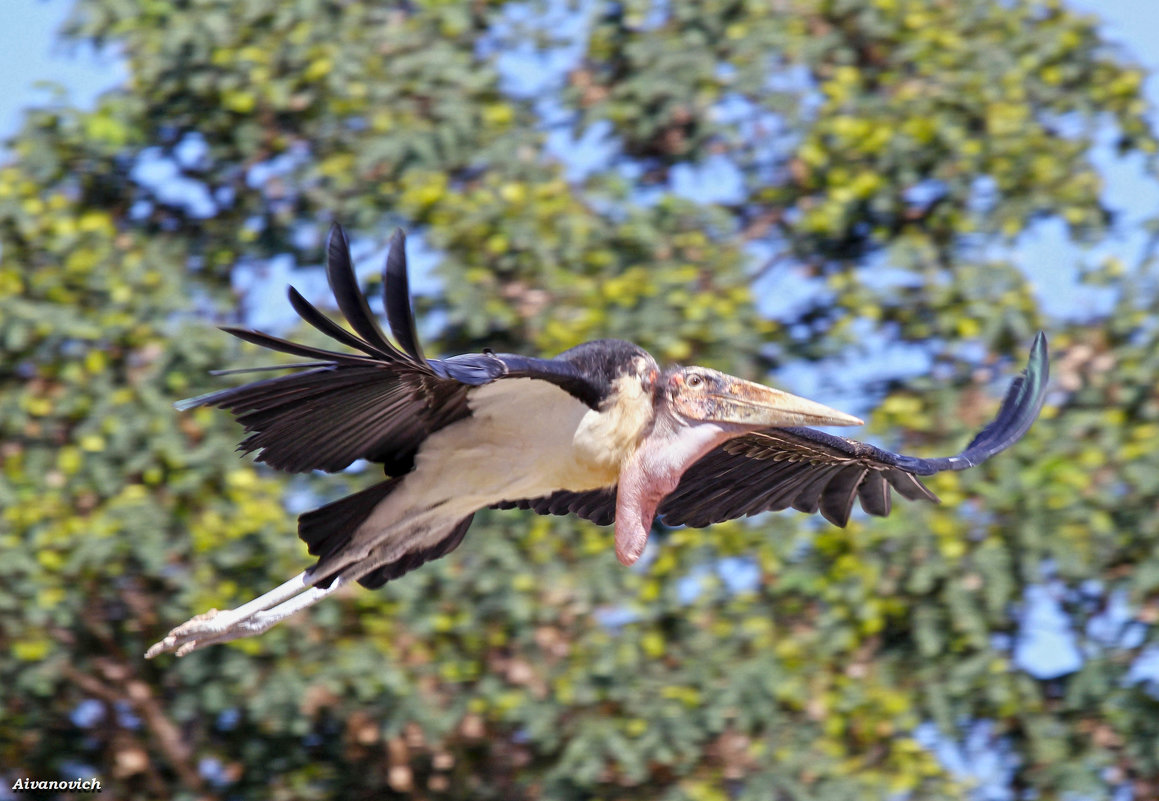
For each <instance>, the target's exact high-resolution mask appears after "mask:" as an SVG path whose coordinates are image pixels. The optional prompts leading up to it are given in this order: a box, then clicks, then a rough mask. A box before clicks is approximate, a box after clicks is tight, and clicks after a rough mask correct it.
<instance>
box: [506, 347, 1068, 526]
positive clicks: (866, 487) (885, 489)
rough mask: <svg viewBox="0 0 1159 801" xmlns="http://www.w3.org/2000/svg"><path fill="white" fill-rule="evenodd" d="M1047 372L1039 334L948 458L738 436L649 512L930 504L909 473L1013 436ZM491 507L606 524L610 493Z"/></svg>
mask: <svg viewBox="0 0 1159 801" xmlns="http://www.w3.org/2000/svg"><path fill="white" fill-rule="evenodd" d="M1048 375H1049V365H1048V362H1047V349H1046V338H1045V336H1043V334H1041V333H1039V334H1038V336H1037V337H1035V339H1034V344H1033V346H1032V347H1031V351H1030V361H1029V363H1028V365H1027V368H1026V370H1025V372H1024V373H1023V374H1022V375H1021V376H1019V377H1018V378H1016V379H1015V380H1014V381H1013V383H1012V384H1011V385H1010V389H1009V390H1008V391H1007V393H1006V397H1005V399H1004V400H1003V401H1002V406H1001V408H1000V409H999V411H998V415H997V417H996V418H995V419H994V420H993V422H991V423H990V424H989V425H987V426H986V427H985V428H984V429H982V431H981V432H980V433H979V434H978V435H977V436H976V437H974V439H973V440H972V441H971V442H970V444H969V445H967V446H966V449H965V450H964V451H962V452H961V453H960V454H958V455H957V456H950V457H947V458H940V459H923V458H919V457H915V456H904V455H902V454H897V453H891V452H890V451H887V450H883V449H882V448H878V447H875V446H873V445H866V444H865V443H862V442H856V441H854V440H851V439H845V438H844V437H837V436H833V435H832V434H826V433H824V432H823V431H817V430H815V429H812V428H770V429H766V430H764V431H759V432H755V433H752V434H747V435H745V436H742V437H738V438H736V439H733V440H730V441H728V442H727V443H725V444H724V445H722V446H720V447H718V448H716V449H714V450H712V451H710V452H709V453H708V454H706V455H705V456H704V457H702V458H701V459H700V460H699V461H698V462H696V463H695V464H694V465H692V467H690V468H688V470H687V471H685V473H684V475H683V476H682V477H681V480H680V483H679V484H678V485H677V487H676V489H675V490H674V491H673V492H672V493H671V494H670V495H668V497H667V498H665V499H664V500H663V501H662V502H661V504H660V506H659V508H658V510H657V515H658V516H659V518H660V519H661V520H662V521H663V522H664V523H665V525H671V526H678V525H685V526H695V527H700V526H708V525H711V524H713V523H719V522H721V521H723V520H731V519H733V518H737V517H744V516H745V515H753V514H757V513H758V512H767V511H778V510H781V509H788V508H789V507H792V508H794V509H797V510H799V511H802V512H806V513H808V514H814V513H816V512H820V513H821V515H822V516H823V517H824V518H825V519H826V520H828V521H829V522H831V523H833V524H834V525H837V526H845V524H846V523H848V522H849V515H850V513H851V512H852V510H853V504H854V502H855V501H860V503H861V508H862V509H864V510H865V511H866V512H868V513H869V514H871V515H878V516H881V517H884V516H886V515H888V514H889V512H890V508H891V505H892V492H891V490H892V491H896V492H897V493H898V494H899V495H901V496H902V497H903V498H906V499H908V500H912V501H917V500H925V501H933V502H936V501H937V500H938V499H937V497H936V496H935V495H934V494H933V493H932V492H930V491H929V490H928V489H927V488H926V487H925V486H924V485H923V484H922V483H921V481H919V480H918V476H928V475H933V474H934V473H939V472H942V471H944V470H965V469H966V468H969V467H973V466H975V465H978V464H981V463H982V462H984V461H986V460H987V459H989V458H990V457H991V456H993V455H995V454H996V453H999V452H1001V451H1003V450H1005V449H1006V448H1009V447H1010V446H1011V445H1013V444H1014V443H1015V442H1017V441H1018V440H1019V439H1021V438H1022V436H1023V435H1024V434H1025V433H1026V432H1027V430H1028V429H1029V428H1030V425H1031V424H1032V423H1033V422H1034V420H1035V419H1036V418H1037V417H1038V413H1039V411H1040V410H1041V409H1042V402H1043V399H1044V398H1045V395H1046V381H1047V377H1048ZM497 508H500V509H511V508H519V509H531V510H533V511H535V512H538V513H539V514H555V515H562V514H569V513H570V514H576V515H579V516H580V517H583V518H586V519H588V520H591V521H593V522H594V523H597V524H598V525H609V524H610V523H612V522H613V521H614V520H615V514H616V489H615V487H606V488H603V489H597V490H591V491H588V492H567V491H561V492H556V493H553V494H551V495H548V496H545V497H542V498H531V499H523V500H518V501H504V502H503V503H501V504H498V505H497Z"/></svg>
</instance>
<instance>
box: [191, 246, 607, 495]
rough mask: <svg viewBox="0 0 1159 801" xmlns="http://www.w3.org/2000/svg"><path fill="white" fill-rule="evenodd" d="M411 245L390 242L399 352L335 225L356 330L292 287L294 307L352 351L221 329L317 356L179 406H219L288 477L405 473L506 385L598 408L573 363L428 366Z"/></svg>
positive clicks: (389, 288)
mask: <svg viewBox="0 0 1159 801" xmlns="http://www.w3.org/2000/svg"><path fill="white" fill-rule="evenodd" d="M404 244H405V242H404V237H403V236H402V233H401V231H400V232H398V233H396V234H395V236H394V237H393V239H392V240H391V246H390V252H389V255H388V256H387V261H386V270H385V274H384V280H383V285H384V287H385V291H386V303H385V305H386V310H387V316H388V321H389V323H390V330H391V332H392V333H393V334H394V337H395V339H396V340H397V341H398V345H397V346H396V345H394V344H392V343H391V342H390V341H389V340H388V339H387V338H386V336H385V335H384V334H383V332H382V329H381V328H380V327H379V325H378V322H377V321H376V320H375V318H374V315H373V314H371V311H370V307H369V306H368V304H367V302H366V297H365V295H363V294H362V292H361V290H360V289H359V288H358V280H357V278H356V277H355V274H354V267H353V265H352V264H351V260H350V246H349V243H348V241H347V239H346V235H345V233H344V232H343V231H342V228H341V227H340V226H338V225H335V226H333V227H332V228H331V229H330V237H329V241H328V243H327V247H326V251H327V259H326V277H327V280H328V281H329V283H330V289H331V291H332V292H333V293H334V298H335V300H336V301H337V303H338V308H339V309H340V310H341V312H342V315H343V316H344V317H345V318H346V321H347V322H348V323H349V324H350V327H351V328H352V329H353V332H352V331H349V330H347V329H345V328H343V327H342V326H340V325H339V324H338V323H336V322H334V321H333V320H331V319H330V318H329V317H327V316H326V315H324V314H322V312H320V311H318V309H317V308H315V307H314V306H313V305H311V304H310V302H309V301H307V300H306V299H305V298H304V297H302V296H301V295H300V294H299V293H298V292H297V290H295V289H294V288H293V287H290V289H289V297H290V304H291V305H292V306H293V307H294V310H295V311H296V312H297V313H298V315H299V316H300V317H301V318H302V319H303V320H305V321H306V322H307V323H309V324H310V325H312V326H314V327H315V328H317V329H318V330H319V331H321V332H322V333H323V334H326V335H327V336H328V337H330V338H331V339H334V340H335V341H337V342H339V343H341V344H342V345H345V346H346V347H348V348H350V349H352V350H353V351H355V352H340V351H330V350H325V349H322V348H316V347H312V346H309V345H301V344H298V343H296V342H290V341H288V340H285V339H280V338H278V337H275V336H271V335H269V334H263V333H261V332H259V331H250V330H248V329H244V328H225V329H223V330H225V331H227V332H229V333H231V334H233V335H234V336H236V337H238V338H240V339H243V340H245V341H246V342H252V343H253V344H255V345H260V346H262V347H264V348H269V349H271V350H276V351H281V352H283V353H289V354H292V355H295V356H299V357H304V358H306V359H311V360H313V361H310V362H307V363H305V364H296V365H288V366H287V369H297V370H298V372H294V373H291V374H289V375H284V376H279V377H277V378H270V379H266V380H263V381H255V382H253V383H250V384H246V385H244V386H240V387H235V388H232V389H223V390H220V391H218V392H212V393H209V394H207V395H201V396H199V397H196V398H190V399H189V400H185V401H182V402H181V403H179V404H178V405H177V406H178V408H179V409H190V408H193V407H195V406H216V407H219V408H222V409H228V410H229V411H231V412H233V413H234V414H235V415H236V417H237V419H238V422H240V423H241V424H242V425H243V426H244V427H245V430H246V431H247V432H248V436H247V437H246V438H245V439H244V440H243V441H242V442H241V444H240V445H239V446H238V450H240V451H242V452H245V453H250V452H253V451H256V452H257V454H258V455H257V457H256V458H257V460H258V461H261V462H266V463H267V464H269V465H271V466H273V467H276V468H278V469H281V470H289V471H292V472H306V471H310V470H325V471H329V472H334V471H337V470H342V469H344V468H346V467H349V466H350V464H351V463H352V462H354V461H356V460H358V459H368V460H370V461H372V462H381V463H383V465H384V466H385V469H386V472H387V473H388V474H390V475H400V474H402V473H405V472H407V471H408V470H410V469H411V467H412V466H413V465H414V455H415V452H416V451H417V450H418V447H419V445H420V444H421V443H422V442H423V440H425V439H426V438H427V437H428V436H430V434H431V433H433V432H435V431H437V430H439V429H440V428H442V427H443V426H446V425H449V424H450V423H453V422H455V421H456V420H460V419H462V418H464V417H466V416H468V415H469V414H470V411H469V409H468V406H467V391H468V390H469V389H470V388H471V387H475V386H480V385H482V384H487V383H490V382H491V381H495V380H497V379H501V378H536V379H540V380H544V381H548V382H551V383H553V384H556V385H557V386H559V387H561V388H563V389H564V390H565V391H567V392H569V393H571V394H573V395H574V396H575V397H577V398H579V399H580V400H581V401H583V402H585V403H587V404H588V405H592V406H594V405H595V404H596V403H598V401H599V399H600V398H601V397H602V389H601V388H600V387H598V386H595V385H593V384H592V383H591V382H590V381H589V380H588V379H586V378H585V376H584V373H583V371H581V370H580V369H579V368H578V367H577V366H576V365H575V364H573V363H572V361H569V360H567V359H550V360H549V359H534V358H529V357H524V356H514V355H508V354H498V355H497V354H491V353H485V354H469V355H465V356H455V357H453V358H450V359H445V360H436V359H431V360H427V359H424V358H423V355H422V351H421V349H420V347H419V343H418V337H417V335H416V333H415V322H414V315H413V314H412V312H411V304H410V298H409V296H408V295H407V277H406V253H405V249H404ZM259 369H261V368H259ZM222 372H231V371H228V370H226V371H222Z"/></svg>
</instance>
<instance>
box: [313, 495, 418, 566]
mask: <svg viewBox="0 0 1159 801" xmlns="http://www.w3.org/2000/svg"><path fill="white" fill-rule="evenodd" d="M400 481H402V477H401V476H400V477H398V478H392V479H389V480H388V481H383V482H382V483H381V484H375V485H374V486H373V487H368V488H366V489H364V490H362V491H361V492H356V493H354V494H353V495H347V496H346V497H345V498H339V499H338V500H336V501H333V502H332V503H328V504H326V505H325V506H320V507H318V508H317V509H314V510H313V511H310V512H306V513H305V514H303V515H301V516H300V517H299V518H298V536H299V537H300V538H301V540H302V541H303V542H305V543H306V545H307V546H309V550H310V553H311V554H313V555H314V556H317V557H318V565H317V566H316V567H315V569H317V567H319V566H321V565H322V563H323V562H325V561H326V560H327V559H329V558H330V557H332V556H334V554H336V553H338V552H339V551H341V550H342V549H343V548H345V547H346V546H347V545H349V544H350V538H351V537H353V536H354V532H355V531H356V530H357V529H358V527H359V526H360V525H362V522H363V521H364V520H366V518H368V517H370V513H371V512H373V511H374V509H375V507H376V506H378V505H379V504H380V503H382V501H383V499H385V498H386V496H387V495H389V494H390V493H391V492H392V491H393V490H394V488H395V487H397V486H398V484H399V482H400ZM327 583H328V582H327Z"/></svg>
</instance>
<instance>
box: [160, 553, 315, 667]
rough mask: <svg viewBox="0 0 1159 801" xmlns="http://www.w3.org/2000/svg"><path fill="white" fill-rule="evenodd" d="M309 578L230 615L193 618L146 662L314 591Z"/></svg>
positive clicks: (296, 578) (294, 580) (301, 577)
mask: <svg viewBox="0 0 1159 801" xmlns="http://www.w3.org/2000/svg"><path fill="white" fill-rule="evenodd" d="M309 575H310V571H308V570H305V571H303V572H301V573H299V574H298V575H296V576H294V577H293V578H292V579H290V580H289V581H287V582H285V583H284V584H280V585H278V586H277V587H275V588H274V589H272V590H270V591H269V592H267V593H266V594H264V595H259V596H258V597H257V598H254V599H253V600H252V601H247V602H246V603H244V604H242V605H241V606H239V607H237V608H236V609H230V610H227V611H218V610H217V609H210V610H209V611H208V612H203V613H202V614H200V615H197V616H196V617H193V618H190V619H189V620H187V621H186V622H184V623H182V624H181V625H180V626H178V627H177V628H175V629H173V630H172V631H170V632H169V633H168V634H167V635H165V639H163V640H161V642H159V643H156V644H154V645H153V647H151V648H150V649H149V650H148V651H146V652H145V658H146V659H152V658H153V657H155V656H157V655H158V654H163V653H165V652H167V651H174V650H176V649H177V648H179V647H180V646H181V645H183V644H184V643H187V642H190V641H194V640H204V639H206V638H208V637H212V636H215V635H217V634H220V633H222V632H225V631H227V630H229V629H231V628H232V627H234V626H236V625H237V624H238V623H240V622H241V621H243V620H245V619H246V618H248V617H250V616H252V615H253V614H255V613H257V612H261V611H263V610H266V609H269V608H270V607H273V606H276V605H278V604H281V603H284V602H285V601H286V600H287V599H289V598H293V597H294V596H295V595H298V594H299V593H302V592H304V591H306V590H308V589H310V583H309Z"/></svg>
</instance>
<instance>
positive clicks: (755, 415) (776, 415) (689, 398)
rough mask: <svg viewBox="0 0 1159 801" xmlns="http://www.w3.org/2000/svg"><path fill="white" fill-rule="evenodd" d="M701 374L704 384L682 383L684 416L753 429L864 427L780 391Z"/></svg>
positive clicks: (702, 371)
mask: <svg viewBox="0 0 1159 801" xmlns="http://www.w3.org/2000/svg"><path fill="white" fill-rule="evenodd" d="M698 372H699V373H700V375H701V376H703V380H702V381H701V382H699V384H698V385H693V384H692V383H690V381H689V380H684V381H682V382H681V383H682V387H681V391H680V392H679V393H677V394H676V396H675V397H674V398H673V402H674V404H675V405H676V406H677V408H678V410H679V411H680V412H681V413H682V414H685V415H687V416H688V417H691V418H693V419H696V420H703V421H705V422H713V423H725V424H729V425H735V426H743V427H745V428H753V429H757V428H776V427H783V426H859V425H864V423H863V422H862V421H861V420H859V419H858V418H856V417H854V416H853V415H851V414H845V412H839V411H837V410H836V409H831V408H829V407H828V406H825V405H824V404H821V403H817V402H816V401H811V400H809V399H807V398H802V397H799V396H797V395H792V394H790V393H788V392H783V391H781V390H779V389H773V388H772V387H766V386H764V385H763V384H757V383H754V382H752V381H745V380H744V379H742V378H736V377H735V376H731V375H726V374H724V373H717V372H716V371H709V370H705V369H703V368H700V369H699V371H698Z"/></svg>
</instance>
